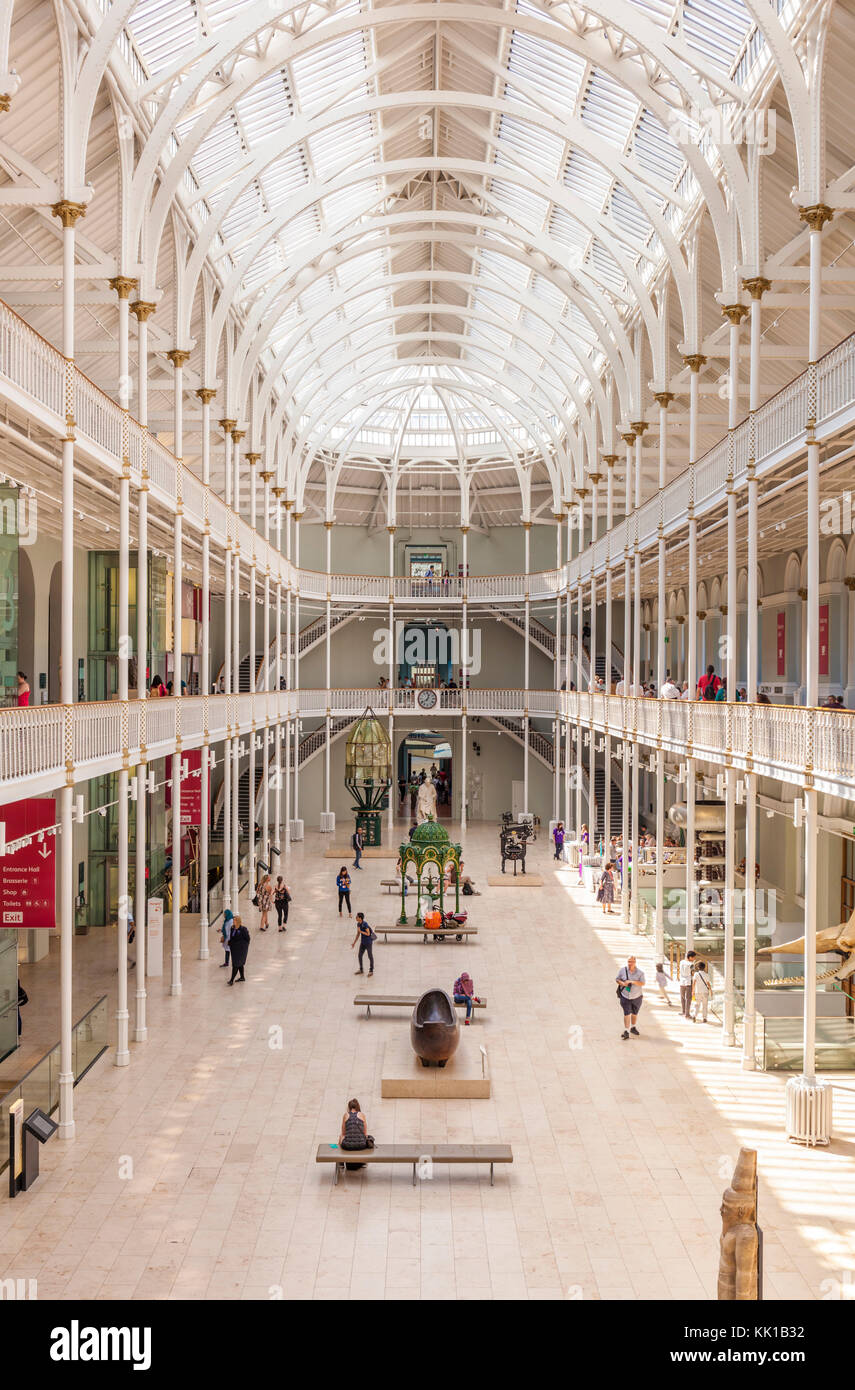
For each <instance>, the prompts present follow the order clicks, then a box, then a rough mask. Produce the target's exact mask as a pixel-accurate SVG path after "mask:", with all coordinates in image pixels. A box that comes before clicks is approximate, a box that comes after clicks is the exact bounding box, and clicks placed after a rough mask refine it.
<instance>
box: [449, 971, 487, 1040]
mask: <svg viewBox="0 0 855 1390" xmlns="http://www.w3.org/2000/svg"><path fill="white" fill-rule="evenodd" d="M453 998H454V1002H455V1004H465V1005H466V1018H465V1020H464V1027H466V1028H468V1027H469V1020H470V1018H471V1017H472V1007H473V1005H474V1004H480V1002H481V1000H480V999H479V998H478V996H477V994H476V993H475V982H474V981H473V979H472V976H471V975H470V974H469V973H468V972H467V971H466V970H461V972H460V974H459V975H458V977H457V979H456V980H455V981H454V990H453Z"/></svg>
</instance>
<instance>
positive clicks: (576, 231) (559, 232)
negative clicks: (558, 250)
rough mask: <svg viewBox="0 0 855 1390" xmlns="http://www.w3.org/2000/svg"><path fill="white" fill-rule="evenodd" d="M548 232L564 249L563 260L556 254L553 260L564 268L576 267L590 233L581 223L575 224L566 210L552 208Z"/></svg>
mask: <svg viewBox="0 0 855 1390" xmlns="http://www.w3.org/2000/svg"><path fill="white" fill-rule="evenodd" d="M548 232H549V236H550V237H551V238H552V240H553V241H556V242H558V244H559V246H563V247H564V256H563V258H562V256H561V255H558V254H557V255H556V257H555V259H556V260H557V261H558V262H559V263H560V264H563V265H564V266H569V267H573V266H576V265H578V264H579V263H580V261H581V258H582V256H583V255H584V253H585V249H586V247H587V245H588V242H589V241H590V239H591V233H590V232H589V231H588V229H587V227H583V226H582V223H581V222H577V220H576V218H575V217H572V216H571V214H570V213H569V212H567V210H566V208H553V209H552V216H551V217H550V219H549V228H548Z"/></svg>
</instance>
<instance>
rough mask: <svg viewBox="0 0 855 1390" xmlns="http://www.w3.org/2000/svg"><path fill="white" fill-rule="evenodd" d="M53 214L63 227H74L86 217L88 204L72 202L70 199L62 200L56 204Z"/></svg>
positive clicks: (52, 209) (52, 210)
mask: <svg viewBox="0 0 855 1390" xmlns="http://www.w3.org/2000/svg"><path fill="white" fill-rule="evenodd" d="M51 213H52V215H53V216H54V217H58V218H59V220H60V222H61V223H62V225H63V227H74V226H76V225H77V223H78V222H79V221H80V219H81V217H85V216H86V204H85V203H75V202H72V200H71V199H70V198H60V200H59V202H58V203H54V205H53V207H52V208H51Z"/></svg>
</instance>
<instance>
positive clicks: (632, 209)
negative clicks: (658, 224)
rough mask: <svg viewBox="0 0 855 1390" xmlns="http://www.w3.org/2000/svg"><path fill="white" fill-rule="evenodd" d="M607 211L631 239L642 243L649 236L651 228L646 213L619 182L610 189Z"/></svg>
mask: <svg viewBox="0 0 855 1390" xmlns="http://www.w3.org/2000/svg"><path fill="white" fill-rule="evenodd" d="M608 213H609V216H610V217H612V218H613V219H614V222H615V224H616V225H617V226H618V227H619V228H620V229H621V231H622V232H624V233H626V235H627V236H628V237H630V238H631V239H632V240H633V241H637V242H642V243H643V242H646V240H647V238H648V237H649V236H650V232H651V230H652V229H651V225H650V221H649V219H648V217H647V214H646V213H645V212H644V211H642V209H641V208H640V207H639V205H638V203H637V202H636V201H635V199H634V198H633V197H632V195H631V194H630V193H627V191H626V189H625V188H624V187H623V185H622V184H620V183H616V184H615V186H614V188H613V189H612V191H611V195H610V197H609V203H608Z"/></svg>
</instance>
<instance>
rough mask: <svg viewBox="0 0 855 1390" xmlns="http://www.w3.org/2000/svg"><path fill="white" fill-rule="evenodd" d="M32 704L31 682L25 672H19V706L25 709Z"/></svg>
mask: <svg viewBox="0 0 855 1390" xmlns="http://www.w3.org/2000/svg"><path fill="white" fill-rule="evenodd" d="M29 703H30V682H29V681H28V680H27V677H26V675H25V674H24V672H23V671H19V672H18V704H19V705H20V706H21V708H22V709H23V708H24V706H26V705H28V704H29Z"/></svg>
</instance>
